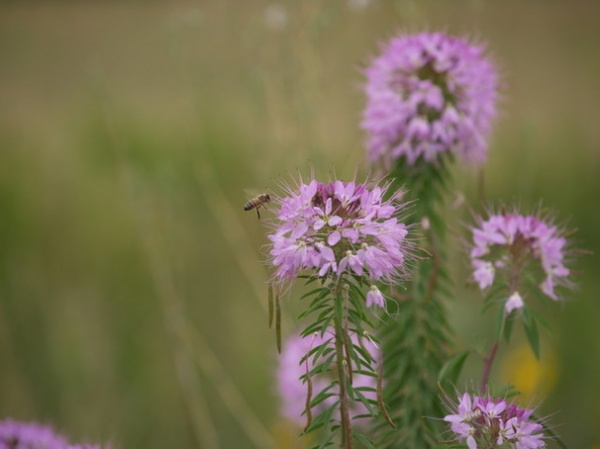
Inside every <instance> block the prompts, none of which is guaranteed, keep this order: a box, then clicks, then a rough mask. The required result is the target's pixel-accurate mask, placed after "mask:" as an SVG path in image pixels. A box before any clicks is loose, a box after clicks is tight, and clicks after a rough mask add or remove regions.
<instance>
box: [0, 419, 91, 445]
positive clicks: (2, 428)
mask: <svg viewBox="0 0 600 449" xmlns="http://www.w3.org/2000/svg"><path fill="white" fill-rule="evenodd" d="M30 448H31V449H102V448H101V447H100V446H97V445H88V444H84V445H70V444H69V442H68V441H67V440H66V439H65V438H64V437H63V436H61V435H59V434H57V433H56V432H55V431H54V430H53V429H52V428H51V427H49V426H45V425H40V424H37V423H27V422H20V421H14V420H11V419H6V420H3V421H0V449H30Z"/></svg>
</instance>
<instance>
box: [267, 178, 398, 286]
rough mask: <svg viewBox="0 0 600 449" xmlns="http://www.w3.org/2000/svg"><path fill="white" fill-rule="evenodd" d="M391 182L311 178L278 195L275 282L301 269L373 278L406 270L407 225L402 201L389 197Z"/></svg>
mask: <svg viewBox="0 0 600 449" xmlns="http://www.w3.org/2000/svg"><path fill="white" fill-rule="evenodd" d="M386 189H387V187H383V188H382V187H379V186H373V187H370V186H367V185H365V184H355V183H354V182H342V181H334V182H329V183H321V182H317V181H316V180H312V181H311V182H309V183H308V184H303V183H301V184H300V185H299V186H298V187H297V188H290V187H288V188H287V192H286V193H287V194H286V195H285V196H284V197H282V198H279V199H277V200H276V201H275V204H278V205H279V208H278V210H277V218H276V220H275V221H274V223H273V227H274V229H273V231H272V233H271V234H270V235H269V236H268V237H269V240H270V241H271V244H270V245H269V253H270V255H271V257H272V259H271V263H272V264H273V265H274V267H275V268H276V271H275V274H274V279H273V281H274V282H275V283H280V284H282V283H287V282H291V281H293V280H294V279H295V278H296V277H297V276H298V275H299V274H300V273H301V272H302V271H304V270H312V271H313V273H314V274H316V275H317V276H319V277H328V276H331V277H340V276H342V275H344V274H346V273H347V274H351V275H356V276H363V277H367V278H370V279H372V280H381V279H386V280H389V279H393V278H395V277H398V276H400V275H401V274H403V273H404V270H405V261H406V259H407V257H408V248H409V244H408V243H407V241H406V236H407V233H408V230H407V227H406V225H405V224H404V223H402V222H400V221H399V220H398V218H397V214H398V213H399V212H400V211H401V210H402V209H403V207H404V205H398V204H396V203H394V202H393V201H392V200H385V199H384V195H385V194H386Z"/></svg>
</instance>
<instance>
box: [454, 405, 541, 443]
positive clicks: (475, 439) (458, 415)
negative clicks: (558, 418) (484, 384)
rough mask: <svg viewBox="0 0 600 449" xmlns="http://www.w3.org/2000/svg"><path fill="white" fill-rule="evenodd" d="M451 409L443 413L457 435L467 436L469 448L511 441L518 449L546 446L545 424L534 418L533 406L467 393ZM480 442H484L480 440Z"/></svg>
mask: <svg viewBox="0 0 600 449" xmlns="http://www.w3.org/2000/svg"><path fill="white" fill-rule="evenodd" d="M451 408H452V410H451V411H452V412H453V413H451V414H449V415H446V416H445V417H444V421H446V422H448V423H450V430H451V431H452V433H453V434H454V436H455V439H456V440H458V441H460V440H464V441H465V443H466V444H467V446H468V447H469V449H475V448H478V447H487V446H486V445H485V443H484V442H488V443H489V442H494V443H495V445H494V447H504V446H503V444H505V443H506V444H508V445H510V447H512V448H516V449H538V448H542V447H545V446H546V443H545V441H544V438H545V436H544V434H543V433H541V431H542V430H543V426H542V425H541V424H540V423H539V422H537V421H534V420H531V419H530V418H531V415H532V414H533V410H532V409H524V408H520V407H518V406H517V405H516V404H512V403H510V402H508V401H507V400H505V399H499V398H491V397H480V396H475V395H473V396H472V397H471V394H469V393H464V394H463V395H462V396H460V398H459V402H458V404H453V405H452V407H451ZM478 443H481V444H478Z"/></svg>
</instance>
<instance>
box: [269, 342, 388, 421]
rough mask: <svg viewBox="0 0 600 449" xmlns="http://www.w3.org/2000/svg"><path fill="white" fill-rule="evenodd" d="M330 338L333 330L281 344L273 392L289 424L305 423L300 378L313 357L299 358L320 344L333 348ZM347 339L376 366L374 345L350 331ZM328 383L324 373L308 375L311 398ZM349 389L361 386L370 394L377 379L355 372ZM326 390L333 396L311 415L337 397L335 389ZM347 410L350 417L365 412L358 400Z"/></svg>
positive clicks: (305, 387)
mask: <svg viewBox="0 0 600 449" xmlns="http://www.w3.org/2000/svg"><path fill="white" fill-rule="evenodd" d="M334 339H335V337H334V333H333V330H330V331H328V332H326V333H325V334H324V335H323V336H321V335H319V334H314V335H308V336H306V337H304V338H303V337H300V336H299V335H294V336H291V337H290V338H288V340H287V341H286V342H284V345H283V350H282V352H281V356H280V358H279V366H278V369H277V390H278V393H279V396H280V397H281V401H282V414H283V415H284V416H285V417H286V418H288V419H289V420H290V421H292V422H295V423H298V424H299V425H302V424H304V421H305V418H304V416H303V413H304V411H305V408H306V401H307V398H308V385H307V383H306V382H304V381H303V380H302V379H301V377H302V376H304V375H305V374H306V373H307V372H309V371H310V370H312V369H313V368H314V367H315V363H314V362H315V361H314V357H313V356H312V355H311V356H310V357H308V358H307V359H306V360H305V361H304V362H302V359H303V357H305V356H306V355H307V354H308V353H309V352H310V351H311V350H312V349H314V348H316V347H317V346H320V345H323V344H326V345H327V346H328V347H331V348H333V347H334V345H335V343H334ZM350 339H351V341H352V343H353V344H354V345H355V346H360V347H362V348H363V349H364V350H365V351H367V352H368V353H369V354H370V355H371V357H372V358H373V359H375V361H376V363H379V362H378V361H379V357H380V356H379V349H378V347H377V346H376V345H375V343H373V342H372V341H371V340H370V339H368V338H359V337H358V336H357V335H356V333H352V332H351V333H350ZM321 361H322V360H321ZM321 361H317V362H316V363H317V364H318V363H320V362H321ZM332 365H335V359H334V360H333V362H332ZM352 369H353V370H356V366H355V363H354V362H353V363H352ZM363 369H364V367H363ZM332 380H333V378H332V377H331V378H330V377H329V376H328V373H324V374H321V375H313V376H311V383H312V398H314V397H315V396H316V395H317V394H319V393H320V392H322V391H323V390H324V389H326V388H327V387H328V386H329V385H330V384H331V381H332ZM352 386H353V387H354V388H361V387H362V388H367V389H372V390H373V391H374V390H375V389H376V388H377V379H376V378H375V377H372V376H368V375H366V374H359V373H356V372H355V373H354V374H353V379H352ZM330 391H331V393H333V396H331V397H329V398H327V399H326V400H325V401H323V402H321V403H320V404H318V405H316V406H315V407H314V408H313V409H312V410H313V413H315V412H316V413H320V412H322V411H323V410H325V409H326V408H327V407H329V406H331V405H332V404H333V403H334V402H335V401H336V396H337V394H338V390H337V386H334V387H333V388H332V389H331V390H330ZM363 394H364V396H365V397H366V398H367V399H370V400H375V399H376V394H375V393H374V392H370V391H363ZM350 411H351V413H352V414H353V415H354V416H356V415H363V414H367V413H368V410H367V409H366V407H365V406H364V405H363V404H362V403H361V402H358V401H356V402H353V403H352V405H351V408H350Z"/></svg>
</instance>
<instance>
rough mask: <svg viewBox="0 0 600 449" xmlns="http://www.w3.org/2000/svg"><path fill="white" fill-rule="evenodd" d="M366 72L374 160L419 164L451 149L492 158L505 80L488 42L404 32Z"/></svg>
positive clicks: (367, 125)
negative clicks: (490, 142) (487, 52)
mask: <svg viewBox="0 0 600 449" xmlns="http://www.w3.org/2000/svg"><path fill="white" fill-rule="evenodd" d="M366 77H367V84H366V94H367V106H366V109H365V111H364V114H363V121H362V128H363V129H364V130H365V131H366V132H367V134H368V143H367V147H368V157H369V160H371V161H372V162H376V161H380V160H383V162H384V163H386V164H387V165H389V164H390V163H392V162H393V161H395V160H397V159H399V158H401V157H404V158H406V161H407V163H408V164H409V165H414V164H415V163H416V162H417V161H418V160H419V159H421V158H422V159H424V160H425V161H426V162H432V161H435V160H436V159H437V158H438V156H439V155H440V154H441V153H445V152H452V153H456V154H457V155H458V156H460V157H462V158H464V159H465V160H467V161H470V162H476V163H480V162H483V161H484V160H485V157H486V152H487V142H486V138H487V136H488V134H489V131H490V128H491V121H492V119H493V118H494V116H495V114H496V108H495V104H496V97H497V84H498V80H497V74H496V71H495V69H494V67H493V66H492V64H491V63H490V62H489V61H488V60H487V59H486V58H485V57H484V48H483V46H479V45H472V44H470V43H469V42H467V41H466V40H464V39H460V38H456V37H451V36H447V35H445V34H443V33H420V34H415V35H406V34H401V35H399V36H398V37H395V38H394V39H392V40H391V41H390V42H389V43H388V44H387V45H386V46H385V47H384V49H383V52H382V54H381V55H380V56H379V57H377V58H375V59H374V60H373V61H372V63H371V64H370V65H369V67H368V68H367V70H366Z"/></svg>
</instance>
